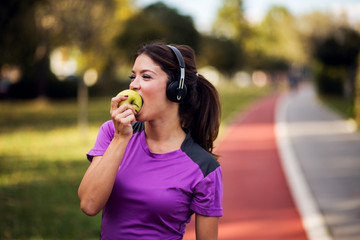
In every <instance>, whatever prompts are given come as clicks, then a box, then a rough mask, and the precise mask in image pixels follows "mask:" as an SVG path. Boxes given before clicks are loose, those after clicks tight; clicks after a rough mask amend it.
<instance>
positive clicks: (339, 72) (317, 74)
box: [313, 62, 346, 96]
mask: <svg viewBox="0 0 360 240" xmlns="http://www.w3.org/2000/svg"><path fill="white" fill-rule="evenodd" d="M313 72H314V79H315V84H316V88H317V91H318V92H319V93H320V94H323V95H337V96H342V95H343V92H344V78H345V77H346V69H345V68H344V67H334V66H328V65H325V64H323V63H320V62H317V63H314V65H313Z"/></svg>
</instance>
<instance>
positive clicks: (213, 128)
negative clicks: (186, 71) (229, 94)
mask: <svg viewBox="0 0 360 240" xmlns="http://www.w3.org/2000/svg"><path fill="white" fill-rule="evenodd" d="M190 94H191V96H189V95H187V99H188V101H185V103H184V104H183V103H180V110H179V111H180V118H181V121H182V125H183V126H184V127H185V128H188V129H189V130H190V132H191V136H192V137H193V139H194V140H195V142H197V143H198V144H199V145H200V146H201V147H203V148H204V149H205V150H206V151H208V152H209V153H211V154H212V155H213V156H214V157H215V158H217V156H216V155H215V154H214V153H213V149H214V141H215V139H216V138H217V136H218V133H219V127H220V118H221V105H220V99H219V94H218V92H217V90H216V88H215V87H214V86H213V85H212V84H211V83H210V82H209V81H208V80H207V79H206V78H205V77H204V76H202V75H201V74H197V84H196V90H195V91H194V92H193V93H190ZM188 107H190V108H188Z"/></svg>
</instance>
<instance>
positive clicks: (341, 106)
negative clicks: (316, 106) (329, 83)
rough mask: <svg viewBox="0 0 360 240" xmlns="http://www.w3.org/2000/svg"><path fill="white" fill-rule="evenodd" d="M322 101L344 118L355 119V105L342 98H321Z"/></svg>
mask: <svg viewBox="0 0 360 240" xmlns="http://www.w3.org/2000/svg"><path fill="white" fill-rule="evenodd" d="M320 100H321V101H322V102H323V103H324V104H325V105H327V106H328V107H329V108H330V109H332V110H333V111H335V112H337V113H338V114H340V115H341V116H343V117H344V118H348V119H349V118H354V117H355V116H354V103H353V102H352V101H351V100H349V99H345V98H342V97H335V96H321V97H320Z"/></svg>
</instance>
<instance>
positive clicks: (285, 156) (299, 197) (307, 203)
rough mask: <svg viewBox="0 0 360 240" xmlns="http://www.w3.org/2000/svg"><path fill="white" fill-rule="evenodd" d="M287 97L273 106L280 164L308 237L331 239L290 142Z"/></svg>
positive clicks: (320, 239) (279, 99) (310, 239)
mask: <svg viewBox="0 0 360 240" xmlns="http://www.w3.org/2000/svg"><path fill="white" fill-rule="evenodd" d="M288 98H289V95H284V94H283V95H281V96H280V97H279V98H278V100H277V103H276V108H275V135H276V142H277V146H278V150H279V154H280V159H281V164H282V167H283V169H284V172H285V176H286V179H287V182H288V184H289V188H290V191H291V193H292V196H293V198H294V201H295V204H296V206H297V208H298V210H299V213H300V216H301V219H302V223H303V226H304V228H305V231H306V234H307V236H308V239H309V240H333V238H332V237H331V236H330V234H329V232H328V231H327V228H326V224H325V220H324V218H323V216H322V214H321V212H320V210H319V207H318V205H317V203H316V201H315V199H314V197H313V196H312V193H311V190H310V188H309V185H308V184H307V182H306V180H305V176H304V174H303V172H302V169H301V167H300V165H299V161H298V159H297V157H296V154H295V152H294V149H293V147H292V145H291V142H290V138H289V133H288V131H287V123H286V112H287V109H288V107H289V99H288Z"/></svg>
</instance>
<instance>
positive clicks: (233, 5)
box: [212, 0, 249, 44]
mask: <svg viewBox="0 0 360 240" xmlns="http://www.w3.org/2000/svg"><path fill="white" fill-rule="evenodd" d="M212 33H213V35H215V36H217V37H222V38H228V39H232V40H235V41H236V42H238V43H239V44H241V43H242V41H243V40H244V39H245V38H246V37H247V36H248V34H249V27H248V23H247V21H246V19H245V17H244V9H243V2H242V0H223V6H222V7H221V8H220V9H219V11H218V13H217V18H216V20H215V22H214V24H213V26H212Z"/></svg>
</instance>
